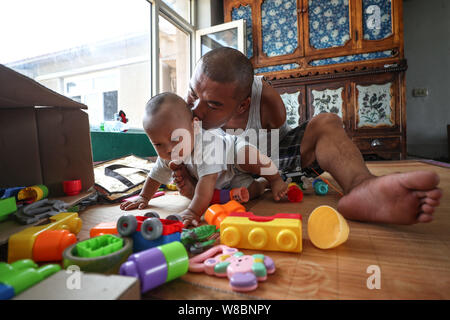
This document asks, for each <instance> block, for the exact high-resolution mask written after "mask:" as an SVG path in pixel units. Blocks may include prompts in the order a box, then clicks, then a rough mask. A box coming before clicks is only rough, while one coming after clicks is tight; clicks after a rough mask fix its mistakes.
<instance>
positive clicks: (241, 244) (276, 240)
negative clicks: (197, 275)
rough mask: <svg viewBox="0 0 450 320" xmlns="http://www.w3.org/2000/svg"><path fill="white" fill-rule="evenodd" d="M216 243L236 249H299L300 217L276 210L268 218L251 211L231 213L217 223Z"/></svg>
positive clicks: (290, 250) (300, 245)
mask: <svg viewBox="0 0 450 320" xmlns="http://www.w3.org/2000/svg"><path fill="white" fill-rule="evenodd" d="M220 242H221V243H222V244H224V245H226V246H229V247H233V248H239V249H257V250H268V251H287V252H301V251H302V216H301V215H300V214H290V213H278V214H276V215H273V216H271V217H261V216H255V215H254V214H253V213H251V212H242V213H232V214H230V215H229V216H228V217H227V218H225V219H224V220H223V221H222V223H221V224H220Z"/></svg>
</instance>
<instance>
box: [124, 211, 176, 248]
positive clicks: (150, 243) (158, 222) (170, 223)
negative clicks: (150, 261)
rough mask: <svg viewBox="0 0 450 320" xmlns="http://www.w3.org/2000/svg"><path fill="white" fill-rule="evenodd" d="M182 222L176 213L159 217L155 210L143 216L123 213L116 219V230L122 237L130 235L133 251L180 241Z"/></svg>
mask: <svg viewBox="0 0 450 320" xmlns="http://www.w3.org/2000/svg"><path fill="white" fill-rule="evenodd" d="M183 228H184V224H183V223H182V222H181V217H180V216H178V215H170V216H168V217H167V218H166V219H160V218H159V215H158V214H157V213H156V212H148V213H146V214H145V215H144V216H133V215H125V216H122V217H120V218H119V220H118V221H117V231H118V232H119V234H120V235H121V236H123V237H132V239H133V252H139V251H143V250H146V249H149V248H153V247H156V246H160V245H163V244H167V243H170V242H173V241H180V238H181V232H182V231H183Z"/></svg>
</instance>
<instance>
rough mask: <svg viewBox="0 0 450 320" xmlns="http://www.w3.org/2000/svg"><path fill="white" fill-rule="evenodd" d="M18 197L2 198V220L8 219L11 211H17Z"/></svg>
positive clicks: (0, 217)
mask: <svg viewBox="0 0 450 320" xmlns="http://www.w3.org/2000/svg"><path fill="white" fill-rule="evenodd" d="M16 210H17V205H16V198H15V197H9V198H6V199H0V221H3V220H6V219H7V218H8V217H9V215H10V214H11V213H14V212H16Z"/></svg>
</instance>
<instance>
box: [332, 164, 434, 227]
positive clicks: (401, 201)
mask: <svg viewBox="0 0 450 320" xmlns="http://www.w3.org/2000/svg"><path fill="white" fill-rule="evenodd" d="M438 184H439V176H438V175H437V174H436V173H435V172H431V171H415V172H407V173H395V174H390V175H386V176H381V177H375V176H374V177H372V178H369V179H367V180H365V181H363V182H362V183H360V184H359V185H357V186H356V187H355V188H353V189H352V190H351V191H350V193H348V194H347V195H345V196H344V197H342V199H341V200H339V203H338V211H339V212H340V213H341V214H342V215H343V216H344V217H346V218H348V219H354V220H360V221H369V222H381V223H394V224H414V223H419V222H430V221H432V220H433V216H432V214H433V212H434V210H435V207H437V206H438V205H439V200H440V198H441V197H442V191H441V190H440V189H439V188H437V185H438Z"/></svg>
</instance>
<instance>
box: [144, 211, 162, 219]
mask: <svg viewBox="0 0 450 320" xmlns="http://www.w3.org/2000/svg"><path fill="white" fill-rule="evenodd" d="M144 217H146V218H158V219H159V218H160V216H159V214H158V212H155V211H149V212H147V213H146V214H144Z"/></svg>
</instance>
